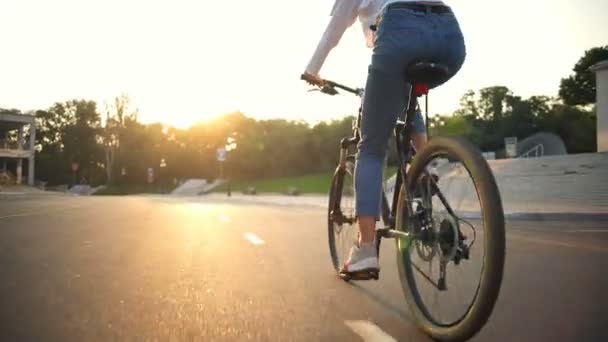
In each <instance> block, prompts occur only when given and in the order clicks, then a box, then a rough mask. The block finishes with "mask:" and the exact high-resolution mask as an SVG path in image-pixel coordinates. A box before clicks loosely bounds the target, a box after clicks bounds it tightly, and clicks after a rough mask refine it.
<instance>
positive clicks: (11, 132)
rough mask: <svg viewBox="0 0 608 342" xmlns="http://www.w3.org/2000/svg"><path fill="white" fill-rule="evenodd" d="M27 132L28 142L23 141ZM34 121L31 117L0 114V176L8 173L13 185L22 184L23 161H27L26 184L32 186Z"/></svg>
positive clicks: (34, 140) (6, 112) (34, 142)
mask: <svg viewBox="0 0 608 342" xmlns="http://www.w3.org/2000/svg"><path fill="white" fill-rule="evenodd" d="M28 132H29V141H27V142H26V141H25V139H26V133H28ZM35 146H36V121H35V117H34V116H32V115H23V114H16V113H13V112H8V111H1V112H0V174H2V173H4V174H6V173H7V171H10V172H11V173H13V174H14V175H15V183H16V184H23V183H24V182H23V173H24V170H23V166H24V163H23V161H24V160H27V168H28V170H27V184H29V185H34V158H35Z"/></svg>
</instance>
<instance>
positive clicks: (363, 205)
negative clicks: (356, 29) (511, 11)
mask: <svg viewBox="0 0 608 342" xmlns="http://www.w3.org/2000/svg"><path fill="white" fill-rule="evenodd" d="M357 17H358V18H359V21H360V22H361V24H362V26H363V32H364V35H365V38H366V41H367V45H368V47H370V48H372V49H373V53H372V58H371V64H370V66H369V72H368V76H367V83H366V86H365V96H364V99H363V112H362V122H361V141H360V143H359V145H358V146H357V148H358V153H357V160H356V166H355V193H356V212H357V217H358V223H359V233H360V234H359V241H358V243H357V244H355V245H354V246H353V247H352V248H351V250H350V255H349V258H348V260H347V261H346V263H345V264H344V266H343V268H342V270H341V271H340V272H341V273H347V274H355V273H358V274H359V275H360V274H361V273H371V272H376V273H377V272H378V271H379V265H378V255H377V252H376V248H375V243H374V242H375V238H376V237H375V226H376V220H377V219H378V218H379V216H380V206H381V193H382V174H383V168H384V159H385V157H386V153H387V149H388V142H389V138H390V136H391V133H392V130H393V128H394V127H395V123H396V121H397V118H398V117H399V116H400V115H401V114H402V113H403V112H404V109H405V107H406V106H407V104H408V101H409V94H410V88H411V85H410V84H409V82H408V80H407V79H406V77H405V70H406V68H407V67H408V66H409V65H410V64H412V63H415V62H419V61H427V62H435V63H441V64H444V65H447V66H448V68H449V69H448V77H447V78H446V79H445V80H443V82H445V81H447V80H448V79H450V78H451V77H452V76H454V75H455V74H456V72H457V71H458V70H459V69H460V67H461V66H462V64H463V62H464V59H465V44H464V38H463V35H462V32H461V30H460V26H459V24H458V20H457V19H456V17H455V15H454V13H453V12H452V10H451V8H450V7H448V6H447V5H445V3H444V2H443V1H441V0H426V1H404V0H400V1H391V0H336V2H335V4H334V6H333V9H332V11H331V19H330V21H329V24H328V26H327V29H326V30H325V33H324V34H323V37H322V38H321V41H320V42H319V44H318V46H317V49H316V51H315V53H314V55H313V57H312V59H311V61H310V63H309V64H308V66H307V68H306V71H305V75H306V80H307V81H308V82H309V83H312V84H315V85H322V84H323V80H322V78H321V77H320V76H319V71H320V70H321V67H322V65H323V63H324V62H325V59H326V58H327V56H328V54H329V52H330V50H331V49H333V48H334V47H335V46H336V45H337V44H338V42H339V41H340V39H341V37H342V35H343V33H344V31H345V30H346V29H347V28H348V27H350V26H352V24H353V23H354V22H355V21H356V19H357ZM437 85H439V84H432V85H431V87H436V86H437ZM413 123H414V131H415V132H416V134H415V136H414V137H413V141H414V144H415V145H416V148H418V149H420V148H422V145H424V143H425V142H426V138H427V137H426V134H425V124H424V122H423V119H422V115H421V114H420V113H419V112H418V113H417V114H416V117H415V118H414V120H413ZM360 278H361V277H360V276H359V279H360Z"/></svg>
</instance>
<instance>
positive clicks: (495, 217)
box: [396, 137, 505, 341]
mask: <svg viewBox="0 0 608 342" xmlns="http://www.w3.org/2000/svg"><path fill="white" fill-rule="evenodd" d="M504 226H505V221H504V214H503V209H502V203H501V199H500V193H499V190H498V187H497V185H496V181H495V179H494V176H493V174H492V172H491V170H490V168H489V166H488V164H487V162H486V160H485V159H484V158H483V157H482V156H481V153H480V152H479V151H478V150H477V149H476V148H475V147H474V146H473V145H471V144H470V143H468V142H467V141H465V140H462V139H456V138H443V137H435V138H433V139H432V140H431V141H429V143H428V144H427V145H426V146H425V147H424V148H423V149H422V150H421V151H420V152H419V153H418V154H417V155H416V157H415V158H414V161H413V163H412V165H411V168H410V170H409V172H408V176H407V181H406V183H405V184H404V185H403V186H402V187H401V190H400V196H399V207H398V209H397V220H396V228H397V229H399V230H402V231H406V232H409V233H411V235H412V238H411V239H410V240H407V241H406V240H405V239H399V240H398V242H397V244H398V252H397V254H398V256H397V263H398V267H399V276H400V280H401V284H402V288H403V291H404V294H405V298H406V300H407V302H408V304H409V306H410V309H411V311H412V313H413V316H414V318H415V320H416V321H417V323H418V325H419V327H420V328H421V329H422V330H423V331H425V332H426V333H427V334H429V335H430V336H432V337H433V338H435V339H439V340H443V341H462V340H467V339H469V338H471V337H472V336H474V335H475V334H476V333H477V332H478V331H479V330H481V328H482V327H483V326H484V325H485V323H486V322H487V320H488V318H489V317H490V314H491V313H492V310H493V308H494V304H495V302H496V300H497V298H498V294H499V290H500V285H501V282H502V276H503V268H504V260H505V227H504Z"/></svg>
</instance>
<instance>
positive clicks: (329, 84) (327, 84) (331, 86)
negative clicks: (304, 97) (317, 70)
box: [300, 74, 363, 97]
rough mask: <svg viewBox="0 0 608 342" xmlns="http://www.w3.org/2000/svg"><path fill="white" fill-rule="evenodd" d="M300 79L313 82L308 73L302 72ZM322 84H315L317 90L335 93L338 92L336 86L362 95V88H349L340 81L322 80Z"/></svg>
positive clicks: (329, 93)
mask: <svg viewBox="0 0 608 342" xmlns="http://www.w3.org/2000/svg"><path fill="white" fill-rule="evenodd" d="M300 79H302V80H304V81H308V82H311V83H313V82H314V81H313V80H312V79H311V78H310V77H308V75H306V74H302V76H300ZM322 82H323V83H322V84H320V85H319V84H316V86H317V87H319V91H321V92H322V93H325V94H328V95H336V94H339V92H338V90H336V88H338V89H342V90H344V91H347V92H349V93H352V94H354V95H356V96H359V97H362V96H363V89H362V88H351V87H347V86H345V85H342V84H340V83H337V82H334V81H329V80H322Z"/></svg>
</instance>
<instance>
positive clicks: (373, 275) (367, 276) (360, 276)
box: [339, 271, 380, 281]
mask: <svg viewBox="0 0 608 342" xmlns="http://www.w3.org/2000/svg"><path fill="white" fill-rule="evenodd" d="M339 276H340V278H341V279H342V280H344V281H350V280H378V279H379V278H380V271H359V272H340V273H339Z"/></svg>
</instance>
